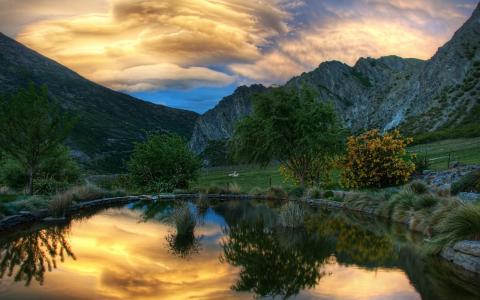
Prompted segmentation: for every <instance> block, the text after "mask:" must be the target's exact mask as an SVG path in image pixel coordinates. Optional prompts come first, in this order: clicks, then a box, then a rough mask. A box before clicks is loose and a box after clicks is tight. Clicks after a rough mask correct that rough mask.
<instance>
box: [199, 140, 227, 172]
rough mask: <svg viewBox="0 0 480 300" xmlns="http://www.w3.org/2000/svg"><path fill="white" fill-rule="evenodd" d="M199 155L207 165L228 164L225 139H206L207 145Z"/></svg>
mask: <svg viewBox="0 0 480 300" xmlns="http://www.w3.org/2000/svg"><path fill="white" fill-rule="evenodd" d="M200 156H201V157H202V159H204V160H205V161H206V162H207V163H208V166H209V167H216V166H225V165H228V164H229V162H230V161H229V159H228V153H227V141H225V140H210V141H208V144H207V147H206V148H205V150H203V152H202V154H201V155H200Z"/></svg>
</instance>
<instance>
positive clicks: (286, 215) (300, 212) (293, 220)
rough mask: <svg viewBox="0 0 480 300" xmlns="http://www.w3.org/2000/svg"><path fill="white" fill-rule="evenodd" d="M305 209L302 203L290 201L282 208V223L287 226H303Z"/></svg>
mask: <svg viewBox="0 0 480 300" xmlns="http://www.w3.org/2000/svg"><path fill="white" fill-rule="evenodd" d="M304 216H305V211H304V209H303V207H302V206H300V204H298V203H296V202H293V201H288V202H287V203H285V204H284V205H283V206H282V207H281V208H280V214H279V222H280V225H281V226H283V227H287V228H298V227H301V226H303V225H304V224H303V220H304Z"/></svg>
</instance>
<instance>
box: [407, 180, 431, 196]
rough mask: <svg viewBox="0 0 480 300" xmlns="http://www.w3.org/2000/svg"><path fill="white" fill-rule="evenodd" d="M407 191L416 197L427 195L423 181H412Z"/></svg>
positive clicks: (426, 187)
mask: <svg viewBox="0 0 480 300" xmlns="http://www.w3.org/2000/svg"><path fill="white" fill-rule="evenodd" d="M407 189H409V190H410V191H411V192H412V193H414V194H417V195H423V194H427V193H428V186H427V185H426V184H425V183H424V182H423V181H420V180H415V181H412V182H411V183H410V184H409V185H408V186H407Z"/></svg>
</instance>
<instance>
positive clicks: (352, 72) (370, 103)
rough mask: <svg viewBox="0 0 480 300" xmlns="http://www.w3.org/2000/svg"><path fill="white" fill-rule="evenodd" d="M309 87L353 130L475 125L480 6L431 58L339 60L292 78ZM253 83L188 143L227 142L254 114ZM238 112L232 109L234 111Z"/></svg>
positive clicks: (479, 105) (198, 147)
mask: <svg viewBox="0 0 480 300" xmlns="http://www.w3.org/2000/svg"><path fill="white" fill-rule="evenodd" d="M285 85H286V86H288V87H292V88H300V87H301V86H303V85H307V86H310V87H311V88H313V89H314V90H316V91H317V93H318V95H319V97H318V98H319V100H320V101H325V102H331V103H333V104H334V106H335V108H336V110H337V112H338V114H339V116H340V117H341V118H342V120H343V122H344V124H345V125H346V126H347V127H349V128H350V129H351V130H352V132H354V133H356V132H359V131H361V130H363V129H370V128H380V129H383V130H389V129H392V128H397V127H398V128H400V129H401V130H402V131H403V132H404V133H407V134H417V133H419V132H425V131H435V130H439V129H444V128H455V127H457V126H459V125H466V124H467V125H468V124H471V123H475V122H477V123H478V119H476V118H478V115H479V114H480V5H479V6H478V7H477V8H476V10H475V11H474V13H473V15H472V17H471V18H470V19H469V20H468V21H467V22H466V23H465V24H464V25H463V26H462V27H461V28H460V29H459V30H458V31H457V32H456V33H455V35H454V36H453V38H452V39H451V40H450V41H449V42H448V43H446V44H445V45H444V46H443V47H441V48H439V50H438V51H437V53H436V54H435V55H434V56H433V57H432V58H431V59H430V60H428V61H422V60H418V59H404V58H400V57H397V56H387V57H381V58H379V59H373V58H361V59H360V60H358V61H357V63H356V64H355V65H354V66H353V67H350V66H348V65H346V64H344V63H341V62H338V61H330V62H325V63H322V64H320V66H319V67H318V68H316V69H315V70H313V71H311V72H308V73H303V74H301V75H299V76H296V77H294V78H292V79H291V80H289V81H288V82H287V83H286V84H285ZM256 92H259V90H258V86H256V85H253V86H251V87H240V88H239V89H238V90H237V91H235V92H234V94H233V95H231V96H229V97H225V98H224V99H223V100H222V101H221V102H220V103H219V104H218V105H217V106H216V107H215V108H214V109H212V110H210V111H208V112H207V113H205V114H204V115H202V116H201V117H200V118H198V120H197V123H196V125H195V129H194V133H193V136H192V139H191V141H190V146H191V147H192V149H194V150H195V151H196V152H197V153H200V152H202V151H203V150H204V149H205V147H206V146H207V145H208V141H209V140H220V139H229V138H230V137H231V135H232V133H233V128H234V123H235V122H236V121H238V120H239V119H241V118H242V117H244V116H246V115H248V114H249V113H250V112H251V99H252V93H253V94H254V93H256ZM232 112H235V113H232Z"/></svg>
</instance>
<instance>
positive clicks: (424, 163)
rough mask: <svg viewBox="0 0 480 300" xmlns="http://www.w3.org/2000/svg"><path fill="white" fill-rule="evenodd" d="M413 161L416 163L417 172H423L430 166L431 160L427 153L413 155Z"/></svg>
mask: <svg viewBox="0 0 480 300" xmlns="http://www.w3.org/2000/svg"><path fill="white" fill-rule="evenodd" d="M413 163H414V164H415V173H417V174H422V173H423V171H425V170H428V169H429V168H430V162H429V161H428V157H427V155H426V154H425V155H423V156H420V155H415V156H414V157H413Z"/></svg>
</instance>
